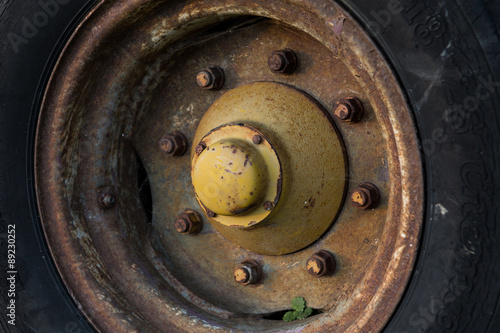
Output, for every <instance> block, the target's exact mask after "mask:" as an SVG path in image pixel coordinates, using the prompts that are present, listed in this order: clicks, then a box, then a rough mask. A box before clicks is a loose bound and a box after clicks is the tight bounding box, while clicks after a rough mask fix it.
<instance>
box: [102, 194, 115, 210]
mask: <svg viewBox="0 0 500 333" xmlns="http://www.w3.org/2000/svg"><path fill="white" fill-rule="evenodd" d="M99 206H101V207H102V208H112V207H114V206H115V197H114V196H113V195H112V194H111V193H103V194H102V195H101V196H100V197H99Z"/></svg>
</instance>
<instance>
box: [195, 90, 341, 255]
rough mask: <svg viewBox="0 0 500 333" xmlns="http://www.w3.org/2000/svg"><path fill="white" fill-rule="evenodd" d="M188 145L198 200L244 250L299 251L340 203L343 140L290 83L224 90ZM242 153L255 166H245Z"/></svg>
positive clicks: (329, 220)
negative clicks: (227, 147) (264, 173)
mask: <svg viewBox="0 0 500 333" xmlns="http://www.w3.org/2000/svg"><path fill="white" fill-rule="evenodd" d="M257 129H258V130H257ZM256 136H257V137H256ZM255 137H256V138H255ZM254 138H255V140H254ZM193 142H194V144H193V146H192V148H191V158H192V160H191V177H192V181H193V185H194V191H195V194H196V197H197V199H198V202H199V203H200V205H201V206H202V207H203V208H204V209H205V211H206V213H207V214H206V215H207V217H208V219H209V221H210V223H211V224H212V225H213V226H214V228H215V229H216V230H217V231H218V232H219V233H220V234H221V235H222V236H224V237H225V238H226V239H228V240H229V241H231V242H233V243H235V244H237V245H238V246H240V247H242V248H244V249H247V250H250V251H252V252H256V253H259V254H267V255H281V254H286V253H291V252H295V251H298V250H300V249H303V248H304V247H306V246H308V245H310V244H311V243H313V242H314V241H316V240H318V239H319V238H320V237H321V236H322V235H323V234H324V233H325V232H326V231H327V230H328V229H329V228H330V226H331V225H332V224H333V222H334V221H335V218H336V217H337V215H338V213H339V210H340V209H341V207H342V202H343V200H344V197H345V191H346V178H347V160H346V158H345V151H344V146H343V143H342V139H341V137H340V135H339V133H338V132H337V130H336V128H335V125H334V123H333V122H332V119H331V116H330V115H329V113H328V112H327V111H326V110H325V109H324V108H323V107H322V105H321V104H320V103H319V102H318V101H316V100H315V99H314V98H312V97H311V96H309V95H307V94H305V93H303V92H301V91H300V90H297V89H295V88H293V87H291V86H287V85H285V84H280V83H276V82H255V83H251V84H247V85H243V86H239V87H237V88H234V89H231V90H230V91H227V92H226V93H224V94H223V95H222V96H221V97H220V98H219V99H218V100H217V101H215V102H214V103H213V104H212V105H211V106H210V108H209V109H208V110H207V111H206V113H205V114H204V115H203V118H202V119H201V120H200V122H199V124H198V127H197V130H196V134H195V137H194V139H193ZM271 143H272V145H271ZM233 144H234V146H235V149H233V150H231V149H226V150H224V149H223V148H222V147H224V146H227V145H233ZM202 147H204V149H203V148H202ZM233 151H234V154H233ZM246 155H248V159H249V160H251V161H252V162H253V161H255V163H254V164H253V165H249V163H247V165H246V166H245V161H246V160H247V157H246ZM259 156H260V157H262V160H261V159H260V158H259ZM278 157H279V158H278ZM229 163H233V164H231V165H229ZM226 169H227V170H226ZM240 172H241V174H239V173H240ZM261 172H267V179H266V178H265V176H264V175H263V174H262V173H261ZM259 175H260V176H259ZM222 177H224V178H222ZM251 193H253V195H252V194H251ZM214 213H215V214H214Z"/></svg>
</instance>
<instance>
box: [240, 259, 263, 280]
mask: <svg viewBox="0 0 500 333" xmlns="http://www.w3.org/2000/svg"><path fill="white" fill-rule="evenodd" d="M233 276H234V280H235V281H236V282H237V283H239V284H241V285H243V286H246V285H249V284H254V283H257V282H259V281H260V279H261V277H262V270H261V268H260V265H259V263H257V262H256V261H255V260H251V259H247V260H245V261H243V262H242V263H241V264H240V265H238V266H236V267H235V268H234V273H233Z"/></svg>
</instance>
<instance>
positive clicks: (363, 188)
mask: <svg viewBox="0 0 500 333" xmlns="http://www.w3.org/2000/svg"><path fill="white" fill-rule="evenodd" d="M379 201H380V191H379V189H378V188H377V186H375V185H374V184H372V183H368V182H366V183H361V184H359V185H358V186H357V187H356V188H355V189H354V190H353V191H352V193H351V203H352V204H353V206H354V207H357V208H359V209H370V208H375V207H376V206H377V205H378V203H379Z"/></svg>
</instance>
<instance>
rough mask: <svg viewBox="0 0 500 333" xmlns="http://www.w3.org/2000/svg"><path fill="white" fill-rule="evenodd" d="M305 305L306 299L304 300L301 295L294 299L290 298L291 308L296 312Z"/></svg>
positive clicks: (302, 309)
mask: <svg viewBox="0 0 500 333" xmlns="http://www.w3.org/2000/svg"><path fill="white" fill-rule="evenodd" d="M305 307H306V301H305V300H304V298H303V297H300V296H297V297H295V298H294V299H292V309H294V310H295V311H298V312H302V311H304V308H305Z"/></svg>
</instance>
